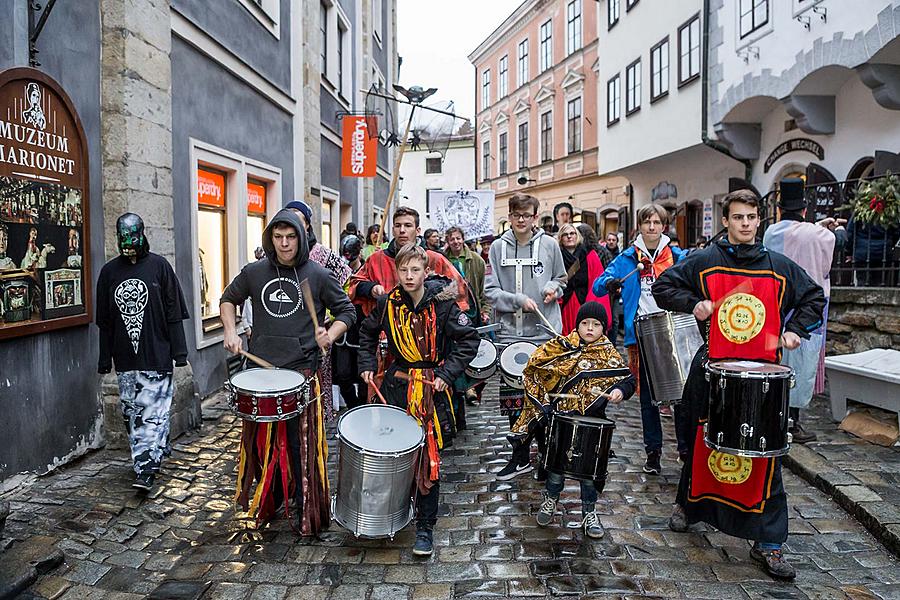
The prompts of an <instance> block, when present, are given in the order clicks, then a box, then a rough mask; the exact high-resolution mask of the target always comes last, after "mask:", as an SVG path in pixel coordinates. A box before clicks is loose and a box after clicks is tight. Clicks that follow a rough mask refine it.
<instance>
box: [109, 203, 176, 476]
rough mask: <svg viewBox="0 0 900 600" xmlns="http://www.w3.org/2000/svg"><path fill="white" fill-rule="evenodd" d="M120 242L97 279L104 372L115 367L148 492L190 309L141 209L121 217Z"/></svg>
mask: <svg viewBox="0 0 900 600" xmlns="http://www.w3.org/2000/svg"><path fill="white" fill-rule="evenodd" d="M116 242H117V244H118V248H119V256H117V257H116V258H114V259H112V260H110V261H109V262H108V263H106V264H105V265H104V266H103V268H102V269H101V270H100V277H99V279H98V280H97V300H96V301H97V308H96V322H97V327H99V328H100V359H99V361H98V364H97V371H98V372H99V373H109V372H110V371H111V370H112V368H113V366H114V365H115V369H116V375H117V378H118V383H119V399H120V401H121V403H122V414H123V416H124V418H125V428H126V430H127V433H128V441H129V444H130V446H131V458H132V462H133V466H134V472H135V474H136V475H137V478H136V479H135V481H134V483H133V484H132V487H134V488H136V489H139V490H145V491H146V490H150V489H151V488H152V487H153V483H154V480H155V479H156V476H157V474H158V473H159V470H160V465H161V463H162V459H163V456H164V455H165V454H167V452H168V442H169V439H168V438H169V408H170V407H171V405H172V396H173V393H174V391H175V386H174V383H173V380H172V364H173V363H174V365H175V366H176V367H182V366H185V365H187V354H188V353H187V344H186V342H185V338H184V328H183V327H182V323H181V322H182V321H183V320H184V319H189V318H190V315H189V314H188V309H187V304H186V303H185V301H184V294H183V293H182V291H181V284H180V283H179V282H178V277H177V276H176V275H175V271H174V270H173V269H172V266H171V265H170V264H169V263H168V261H167V260H166V259H164V258H163V257H161V256H159V255H158V254H154V253H152V252H150V243H149V242H148V240H147V236H146V235H145V234H144V222H143V220H142V219H141V218H140V217H139V216H138V215H136V214H134V213H125V214H124V215H122V216H121V217H119V219H118V220H117V221H116Z"/></svg>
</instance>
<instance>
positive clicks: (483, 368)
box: [466, 340, 497, 380]
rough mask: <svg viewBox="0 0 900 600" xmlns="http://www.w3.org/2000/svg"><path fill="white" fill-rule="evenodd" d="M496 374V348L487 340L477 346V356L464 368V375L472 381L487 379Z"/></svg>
mask: <svg viewBox="0 0 900 600" xmlns="http://www.w3.org/2000/svg"><path fill="white" fill-rule="evenodd" d="M496 372H497V348H496V347H495V346H494V345H493V344H492V343H490V342H489V341H487V340H481V343H479V344H478V354H476V355H475V358H473V359H472V360H471V362H469V364H468V366H467V367H466V375H468V376H469V377H471V378H472V379H478V380H483V379H488V378H489V377H491V376H492V375H493V374H494V373H496Z"/></svg>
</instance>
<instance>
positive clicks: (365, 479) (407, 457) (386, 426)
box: [332, 404, 425, 538]
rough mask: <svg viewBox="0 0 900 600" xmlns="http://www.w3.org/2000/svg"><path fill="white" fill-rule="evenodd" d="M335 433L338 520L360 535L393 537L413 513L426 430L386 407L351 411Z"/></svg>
mask: <svg viewBox="0 0 900 600" xmlns="http://www.w3.org/2000/svg"><path fill="white" fill-rule="evenodd" d="M337 429H338V440H339V444H340V446H339V447H340V457H339V460H338V482H337V489H336V491H335V493H334V496H333V497H332V514H333V515H334V520H335V521H337V522H338V523H340V524H341V526H343V527H345V528H346V529H348V530H349V531H350V532H352V533H353V535H355V536H356V537H367V538H378V537H391V538H392V537H394V534H395V533H397V532H398V531H400V530H401V529H403V528H404V527H406V525H407V524H408V523H409V522H410V521H411V520H412V517H413V513H414V511H415V504H414V501H413V493H414V489H415V483H414V481H415V477H416V467H417V465H418V463H419V453H420V451H421V448H422V445H423V444H424V442H425V433H424V431H423V430H422V428H421V427H420V426H419V424H418V423H417V422H416V420H415V419H414V418H412V417H411V416H409V415H407V414H406V411H404V410H402V409H400V408H397V407H395V406H386V405H382V404H366V405H363V406H357V407H356V408H353V409H351V410H349V411H347V412H346V413H344V414H343V415H342V416H341V418H340V419H338V424H337Z"/></svg>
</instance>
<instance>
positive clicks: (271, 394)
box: [225, 369, 309, 423]
mask: <svg viewBox="0 0 900 600" xmlns="http://www.w3.org/2000/svg"><path fill="white" fill-rule="evenodd" d="M225 389H226V391H227V393H228V404H229V406H230V407H231V410H232V412H234V414H236V415H237V416H239V417H241V418H242V419H246V420H248V421H256V422H258V423H271V422H274V421H284V420H285V419H290V418H291V417H296V416H297V415H298V414H300V413H301V412H302V411H303V409H304V408H306V405H307V404H309V382H308V381H307V380H306V377H304V376H303V375H302V374H300V373H298V372H296V371H291V370H290V369H247V370H246V371H241V372H239V373H235V374H234V375H232V376H231V379H229V380H228V382H227V383H226V384H225Z"/></svg>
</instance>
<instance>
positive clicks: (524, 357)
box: [500, 342, 537, 390]
mask: <svg viewBox="0 0 900 600" xmlns="http://www.w3.org/2000/svg"><path fill="white" fill-rule="evenodd" d="M535 350H537V346H535V345H534V344H532V343H531V342H513V343H512V344H510V345H509V346H507V347H506V348H504V349H503V352H501V353H500V374H501V375H502V376H503V381H504V383H506V385H508V386H509V387H513V388H516V389H519V390H523V389H525V385H524V383H523V382H522V373H524V372H525V365H527V364H528V359H529V358H531V355H532V354H534V351H535Z"/></svg>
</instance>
